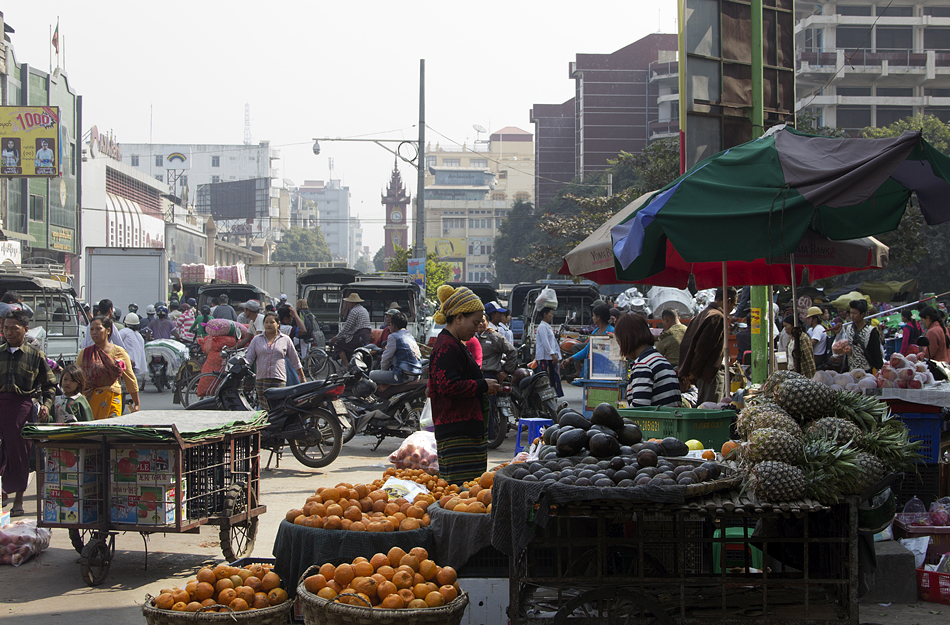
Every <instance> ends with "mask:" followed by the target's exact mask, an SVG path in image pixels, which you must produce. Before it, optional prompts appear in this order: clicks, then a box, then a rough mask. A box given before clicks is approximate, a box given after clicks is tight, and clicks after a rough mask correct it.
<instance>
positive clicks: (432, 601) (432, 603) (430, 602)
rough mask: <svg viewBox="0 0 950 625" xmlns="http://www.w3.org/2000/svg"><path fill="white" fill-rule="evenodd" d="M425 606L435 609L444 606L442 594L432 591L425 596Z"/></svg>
mask: <svg viewBox="0 0 950 625" xmlns="http://www.w3.org/2000/svg"><path fill="white" fill-rule="evenodd" d="M426 605H427V606H429V607H430V608H437V607H439V606H440V605H445V597H443V596H442V593H441V592H439V591H437V590H436V591H432V592H430V593H429V594H427V595H426Z"/></svg>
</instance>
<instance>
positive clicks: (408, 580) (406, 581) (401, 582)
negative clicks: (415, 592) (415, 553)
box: [392, 571, 412, 589]
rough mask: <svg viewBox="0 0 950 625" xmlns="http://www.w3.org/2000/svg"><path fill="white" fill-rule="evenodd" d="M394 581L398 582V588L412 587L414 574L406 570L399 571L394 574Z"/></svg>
mask: <svg viewBox="0 0 950 625" xmlns="http://www.w3.org/2000/svg"><path fill="white" fill-rule="evenodd" d="M392 582H393V583H394V584H396V588H399V589H402V588H410V587H411V586H412V575H411V574H410V573H407V572H405V571H399V572H398V573H396V574H395V575H393V579H392Z"/></svg>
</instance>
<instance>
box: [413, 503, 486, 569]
mask: <svg viewBox="0 0 950 625" xmlns="http://www.w3.org/2000/svg"><path fill="white" fill-rule="evenodd" d="M426 511H427V512H428V513H429V518H430V519H431V520H432V522H431V523H430V524H429V529H431V530H432V538H433V541H434V542H435V553H436V555H437V558H433V560H435V561H436V563H438V564H439V565H440V566H451V567H452V568H453V569H456V570H458V569H461V568H462V567H464V566H465V563H466V562H468V561H469V559H470V558H471V557H472V556H473V555H475V554H476V553H478V552H479V551H481V550H482V549H484V548H485V547H488V546H490V545H491V532H492V515H490V514H469V513H467V512H452V511H451V510H443V509H442V508H441V507H440V506H439V504H437V503H436V504H432V505H431V506H429V507H428V508H427V509H426Z"/></svg>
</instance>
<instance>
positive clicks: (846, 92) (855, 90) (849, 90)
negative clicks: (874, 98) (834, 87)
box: [838, 87, 871, 97]
mask: <svg viewBox="0 0 950 625" xmlns="http://www.w3.org/2000/svg"><path fill="white" fill-rule="evenodd" d="M838 95H843V96H852V97H853V96H864V97H867V96H870V95H871V88H870V87H838Z"/></svg>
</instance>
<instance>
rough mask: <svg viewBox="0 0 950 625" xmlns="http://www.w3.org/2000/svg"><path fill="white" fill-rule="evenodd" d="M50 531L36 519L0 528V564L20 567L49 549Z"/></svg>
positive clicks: (20, 521) (23, 520) (24, 520)
mask: <svg viewBox="0 0 950 625" xmlns="http://www.w3.org/2000/svg"><path fill="white" fill-rule="evenodd" d="M50 536H51V534H50V531H49V530H48V529H46V528H44V527H36V519H22V520H19V521H16V522H14V523H11V524H10V525H4V526H3V527H2V528H0V564H12V565H13V566H20V565H21V564H23V563H24V562H26V561H27V560H29V559H30V558H32V557H33V556H35V555H36V554H38V553H39V552H41V551H43V550H44V549H46V548H47V547H49V540H50Z"/></svg>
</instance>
